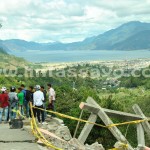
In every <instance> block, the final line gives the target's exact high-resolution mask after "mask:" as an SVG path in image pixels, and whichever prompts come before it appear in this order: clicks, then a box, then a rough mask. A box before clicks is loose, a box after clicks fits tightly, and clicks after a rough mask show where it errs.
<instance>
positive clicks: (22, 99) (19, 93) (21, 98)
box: [17, 88, 24, 115]
mask: <svg viewBox="0 0 150 150" xmlns="http://www.w3.org/2000/svg"><path fill="white" fill-rule="evenodd" d="M17 96H18V101H19V111H20V112H21V115H24V110H23V102H24V93H23V92H22V88H18V95H17Z"/></svg>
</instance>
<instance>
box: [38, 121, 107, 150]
mask: <svg viewBox="0 0 150 150" xmlns="http://www.w3.org/2000/svg"><path fill="white" fill-rule="evenodd" d="M47 121H48V122H49V124H48V125H44V126H41V128H43V129H45V130H47V131H49V133H46V134H44V136H45V137H46V138H47V140H49V142H50V143H52V144H53V145H55V146H56V147H58V148H62V149H64V150H104V148H103V146H102V145H101V144H98V143H97V142H96V143H94V144H92V145H88V144H86V145H83V144H81V143H80V141H79V140H78V139H75V138H72V136H71V133H70V131H69V129H68V127H67V126H65V125H64V123H63V121H62V120H60V119H59V120H58V119H57V121H56V120H55V118H54V119H52V120H49V119H48V120H47ZM50 134H51V135H50ZM52 134H54V135H55V136H54V135H52ZM56 136H57V137H56Z"/></svg>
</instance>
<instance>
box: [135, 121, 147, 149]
mask: <svg viewBox="0 0 150 150" xmlns="http://www.w3.org/2000/svg"><path fill="white" fill-rule="evenodd" d="M137 139H138V147H139V148H140V147H141V148H143V147H144V146H145V137H144V130H143V127H142V124H141V123H139V124H137Z"/></svg>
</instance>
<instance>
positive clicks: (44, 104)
mask: <svg viewBox="0 0 150 150" xmlns="http://www.w3.org/2000/svg"><path fill="white" fill-rule="evenodd" d="M41 91H42V92H43V94H44V101H43V108H44V109H45V110H46V94H47V91H46V90H45V88H44V86H41ZM46 117H47V113H46V111H44V118H45V119H46Z"/></svg>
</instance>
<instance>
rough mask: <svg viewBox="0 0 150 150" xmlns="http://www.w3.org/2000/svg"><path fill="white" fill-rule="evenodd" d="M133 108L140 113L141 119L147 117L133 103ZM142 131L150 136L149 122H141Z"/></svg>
mask: <svg viewBox="0 0 150 150" xmlns="http://www.w3.org/2000/svg"><path fill="white" fill-rule="evenodd" d="M132 108H133V110H134V112H135V113H136V114H137V115H140V116H141V117H142V118H143V119H147V117H146V116H145V115H144V113H143V112H142V110H141V109H140V107H139V106H138V105H137V104H135V105H133V107H132ZM142 125H143V128H144V131H145V132H146V133H147V134H148V136H150V124H149V122H148V121H145V122H142Z"/></svg>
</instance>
